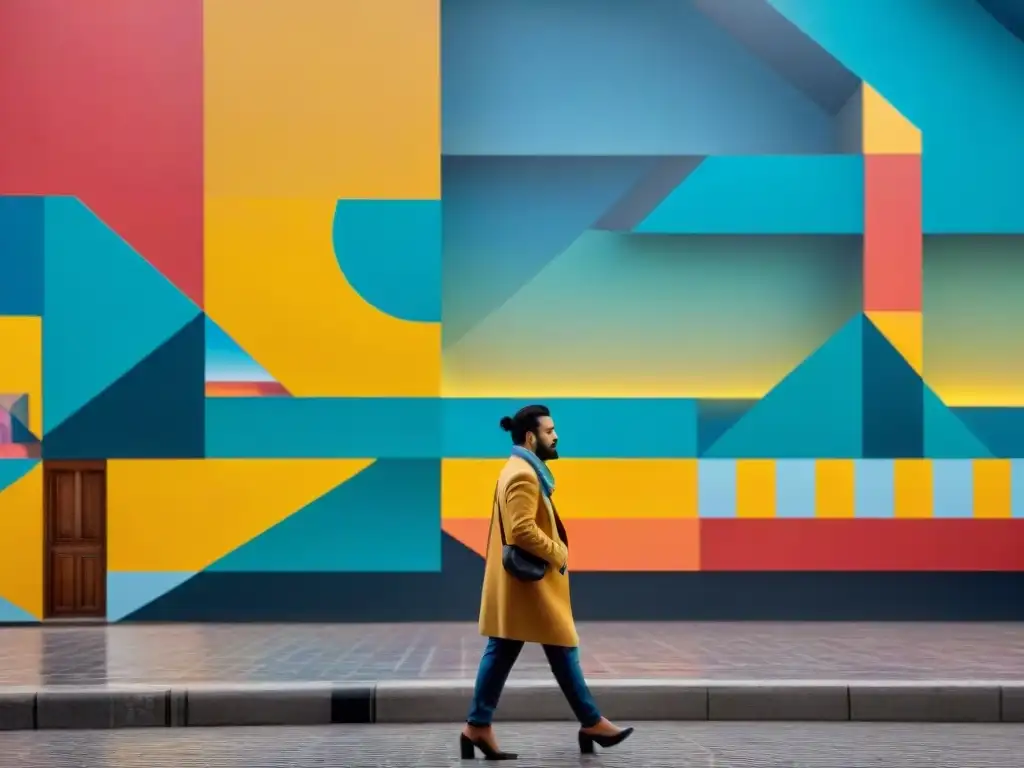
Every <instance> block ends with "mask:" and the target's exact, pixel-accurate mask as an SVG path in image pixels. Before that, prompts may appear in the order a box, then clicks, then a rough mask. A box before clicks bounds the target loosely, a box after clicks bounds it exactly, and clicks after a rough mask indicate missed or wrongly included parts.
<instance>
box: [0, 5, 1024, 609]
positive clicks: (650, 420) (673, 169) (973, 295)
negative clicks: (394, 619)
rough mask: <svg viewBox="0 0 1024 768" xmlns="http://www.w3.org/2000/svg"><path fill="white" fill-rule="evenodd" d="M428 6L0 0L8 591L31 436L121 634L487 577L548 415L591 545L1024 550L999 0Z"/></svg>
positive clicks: (1022, 174)
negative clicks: (60, 473)
mask: <svg viewBox="0 0 1024 768" xmlns="http://www.w3.org/2000/svg"><path fill="white" fill-rule="evenodd" d="M402 3H403V5H404V10H405V11H406V13H404V14H401V15H399V14H395V13H394V12H393V8H392V7H391V5H392V4H381V5H382V7H381V8H377V7H376V5H374V4H369V5H367V4H355V5H358V6H359V7H358V9H356V8H354V7H352V6H353V4H350V3H338V2H331V0H305V2H304V3H303V4H302V11H301V12H298V11H296V10H295V9H294V8H293V7H292V6H291V5H289V4H286V3H283V2H279V1H278V0H259V1H258V2H256V0H254V2H253V3H251V4H231V3H227V2H222V0H150V1H149V3H148V4H147V9H148V10H147V11H146V12H145V14H143V15H147V14H150V15H151V18H150V17H149V16H147V18H146V19H145V20H143V19H141V17H140V16H139V15H138V11H137V8H136V4H135V3H133V2H132V0H111V1H110V2H106V3H102V4H99V3H81V4H79V5H81V6H83V7H81V8H79V6H78V5H75V6H72V5H70V4H69V5H68V6H67V9H66V13H63V14H53V13H50V12H49V10H48V9H50V5H51V4H52V3H46V2H38V3H37V2H32V1H31V0H12V2H8V3H5V4H4V6H3V9H2V10H0V49H3V50H4V51H5V54H7V53H8V52H9V56H10V66H11V71H13V72H23V73H25V74H24V76H23V77H14V78H9V79H8V81H5V83H4V84H3V85H2V86H0V100H2V101H3V102H4V103H9V104H11V105H17V106H18V108H17V109H13V108H12V109H11V110H8V112H9V113H10V114H11V118H10V120H8V121H7V122H5V126H4V152H5V163H4V165H3V166H2V168H0V275H2V279H0V356H2V359H3V361H4V364H3V365H2V366H0V533H4V534H5V535H0V542H3V544H2V545H0V548H2V551H0V564H2V565H0V621H9V620H31V619H32V618H33V617H38V616H39V615H40V612H41V597H40V595H41V589H42V587H41V576H40V575H39V571H40V569H41V563H40V562H37V561H39V560H40V558H41V554H40V550H41V543H40V542H41V537H42V526H41V522H40V521H39V518H40V514H41V513H40V509H41V504H42V480H41V473H42V469H41V467H40V466H39V459H40V458H41V459H42V460H76V459H105V460H107V461H108V464H107V467H108V469H107V473H108V474H107V484H108V492H107V496H108V551H107V557H108V568H109V573H108V616H109V618H110V619H111V620H121V619H139V618H143V619H145V618H156V619H171V620H173V619H180V618H189V617H193V618H194V617H197V616H198V617H201V618H209V619H215V618H216V617H217V616H216V610H220V609H213V608H209V607H208V606H209V605H213V604H218V605H222V604H219V603H216V600H214V598H212V597H209V595H212V594H214V593H216V594H226V592H217V590H218V589H226V588H224V587H222V586H219V585H224V584H228V583H230V584H232V585H236V586H237V585H239V584H257V583H258V584H260V585H262V586H261V587H260V589H264V590H269V592H268V593H267V594H268V595H277V596H276V597H271V596H268V597H267V600H268V601H274V600H277V601H279V602H280V604H281V612H282V613H281V615H290V614H288V611H287V608H286V607H285V605H284V603H286V602H287V600H286V599H285V598H283V597H281V594H283V591H282V592H281V594H278V593H276V592H274V590H275V589H280V590H284V587H281V586H280V585H283V584H287V583H291V582H289V579H291V578H293V577H297V576H298V575H304V577H308V578H309V579H317V578H319V579H322V580H326V579H329V578H333V577H332V576H331V575H332V574H333V575H336V576H337V577H338V578H342V577H341V576H340V575H342V574H344V578H351V579H358V578H362V577H361V576H360V574H365V575H366V578H367V579H376V580H377V582H378V583H380V584H382V585H390V586H389V588H394V589H395V590H396V593H401V592H402V589H400V588H399V587H395V586H394V585H396V584H406V583H410V582H405V581H401V580H403V579H415V578H420V579H423V583H424V584H427V583H430V584H435V581H432V580H436V579H442V578H448V576H449V575H450V571H449V570H447V569H451V568H467V569H468V568H470V567H476V565H475V564H478V563H479V556H478V555H479V554H480V553H482V552H483V550H484V546H485V542H486V530H487V520H488V516H489V513H490V505H489V503H488V502H489V496H490V493H491V491H492V490H493V483H494V478H495V475H496V472H497V469H498V467H499V466H500V463H501V461H502V460H503V457H505V456H506V455H507V451H508V444H507V435H503V434H502V433H501V432H500V431H499V430H498V429H497V421H498V419H499V418H500V416H502V415H504V414H505V413H506V412H508V411H510V410H514V409H516V408H518V407H520V406H521V405H523V404H524V403H527V402H545V403H547V404H549V405H550V406H551V407H552V410H553V414H554V416H555V418H556V421H557V423H558V429H559V433H560V437H561V443H562V446H561V448H560V450H561V451H562V453H563V457H564V458H562V459H561V460H560V461H559V462H558V463H557V464H556V465H555V466H554V470H555V472H556V474H557V475H558V477H559V489H560V490H559V497H560V498H561V501H560V502H559V510H560V513H561V514H563V516H564V517H565V519H566V523H567V527H568V528H569V530H570V534H571V537H572V540H573V569H574V571H577V572H579V573H580V574H586V575H597V574H605V575H608V577H609V578H615V579H626V578H627V577H628V576H630V575H635V574H638V573H662V574H682V573H695V572H701V571H708V572H713V571H755V572H768V571H808V572H821V571H984V570H999V571H1024V521H1021V520H1019V519H1018V518H1022V517H1024V369H1022V368H1021V365H1020V360H1022V359H1024V309H1022V303H1021V302H1020V300H1019V290H1017V289H1016V286H1019V285H1021V281H1022V280H1024V266H1022V264H1024V261H1022V260H1021V259H1020V254H1021V253H1024V207H1022V206H1020V205H1016V204H1014V203H1013V201H1015V200H1016V199H1018V198H1019V185H1020V179H1021V178H1024V140H1022V138H1021V135H1020V131H1013V130H1011V127H1012V126H1019V125H1024V101H1022V100H1021V99H1020V94H1021V93H1022V92H1024V41H1022V39H1021V29H1020V28H1019V24H1018V23H1017V19H1016V16H1014V15H1013V14H1009V15H1007V14H1006V13H1005V12H1004V10H1005V9H1003V7H1002V6H1001V5H1000V3H999V1H998V0H991V1H989V0H985V2H974V0H948V2H946V3H945V4H944V5H943V8H942V9H941V11H940V10H938V9H937V8H936V7H932V6H929V5H928V4H923V3H903V4H900V3H893V2H891V0H861V1H860V2H858V3H838V2H836V3H831V4H825V3H821V2H820V0H742V2H738V3H719V2H714V0H686V1H685V2H681V1H680V0H634V2H632V3H620V2H616V0H594V1H593V2H590V3H587V4H574V3H556V4H553V5H551V7H550V8H547V6H546V10H545V13H544V24H543V25H539V24H538V23H537V18H538V17H537V16H536V13H537V10H536V5H535V3H533V2H531V1H530V0H512V1H511V2H505V3H492V4H486V3H485V4H481V3H478V2H476V0H444V1H443V2H440V1H439V0H435V1H434V2H424V1H423V0H402ZM384 5H387V6H388V7H387V8H384V7H383V6H384ZM101 6H102V7H101ZM62 7H63V6H62ZM87 17H88V18H87ZM396 19H398V21H396ZM85 20H88V22H89V29H90V30H92V31H93V34H94V38H90V39H85V38H84V37H83V36H82V35H80V34H79V32H77V31H76V30H77V28H78V27H77V26H76V25H79V24H82V23H84V21H85ZM143 21H145V23H143ZM14 29H17V30H18V32H17V34H15V33H14V32H12V30H14ZM325 30H331V33H330V34H328V33H327V32H325ZM339 30H341V32H339ZM338 34H341V35H342V38H343V39H341V40H339V39H337V35H338ZM98 41H99V42H98ZM99 43H102V44H99ZM781 52H785V54H783V53H781ZM172 56H173V59H174V60H175V61H176V62H178V63H179V64H180V66H176V67H175V68H174V70H173V71H169V70H168V69H167V68H166V66H164V65H163V64H162V62H166V61H167V60H168V59H169V58H170V57H172ZM442 70H443V73H444V77H443V80H442V77H441V72H442ZM103 73H106V74H103ZM111 73H113V75H111ZM101 74H102V75H103V76H101ZM40 83H45V84H46V87H45V88H41V87H40V86H39V84H40ZM99 94H102V97H100V96H99ZM324 94H331V96H330V99H327V100H326V101H325V96H324ZM83 95H85V96H83ZM332 104H333V105H334V106H332ZM339 105H341V106H339ZM72 123H73V124H74V125H75V126H76V128H75V130H74V131H69V130H68V128H67V126H68V125H69V124H72ZM44 148H45V151H44ZM7 158H9V160H6V159H7ZM609 477H612V478H615V485H616V486H617V487H616V488H614V489H609V487H608V482H607V478H609ZM155 489H159V490H158V491H157V490H155ZM29 550H31V552H32V554H31V555H29V554H25V553H27V552H28V551H29ZM474 553H475V554H474ZM467 572H468V571H467ZM452 578H454V577H452ZM246 579H248V580H249V581H246ZM310 583H316V582H315V581H313V582H310ZM323 583H326V581H324V582H323ZM332 583H333V582H332ZM351 583H353V584H355V583H356V581H352V582H351ZM359 583H363V582H359ZM367 583H373V582H367ZM436 583H438V584H439V583H441V582H439V581H438V582H436ZM619 583H623V584H624V583H626V582H625V581H621V582H619ZM274 585H278V586H277V587H275V586H274ZM233 588H234V587H233ZM353 589H354V588H353ZM204 595H205V597H204ZM217 599H218V600H222V599H228V598H217ZM303 599H305V598H303ZM311 599H312V598H311ZM330 599H331V598H330V596H329V595H326V594H325V595H324V596H323V597H322V598H321V599H320V600H321V603H317V605H320V604H322V605H327V603H329V602H330ZM346 599H349V598H346ZM353 599H354V598H353ZM239 600H242V598H239ZM204 601H213V602H204ZM203 606H207V607H203ZM224 610H226V609H224ZM317 610H319V609H317ZM437 610H438V611H441V609H440V608H438V609H437ZM313 613H316V610H314V611H313ZM318 615H319V614H318ZM9 616H10V617H14V618H8V617H9ZM341 618H345V616H341ZM428 618H429V617H428Z"/></svg>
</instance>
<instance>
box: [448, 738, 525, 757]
mask: <svg viewBox="0 0 1024 768" xmlns="http://www.w3.org/2000/svg"><path fill="white" fill-rule="evenodd" d="M474 749H479V750H480V752H481V753H482V754H483V756H484V760H515V759H516V758H517V757H519V755H517V754H516V753H515V752H502V751H500V750H496V749H494V748H493V747H492V746H491V745H490V744H488V743H487V742H486V741H473V740H472V739H471V738H469V736H467V735H466V734H464V733H460V734H459V754H460V755H461V756H462V759H463V760H472V759H473V758H474V757H476V753H475V752H474V751H473V750H474Z"/></svg>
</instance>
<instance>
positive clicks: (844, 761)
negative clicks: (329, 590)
mask: <svg viewBox="0 0 1024 768" xmlns="http://www.w3.org/2000/svg"><path fill="white" fill-rule="evenodd" d="M636 725H637V732H636V733H635V734H634V736H633V737H632V738H631V739H630V740H629V741H627V742H625V743H624V744H622V745H621V746H620V747H618V748H616V749H614V750H611V751H608V752H603V753H602V752H600V750H599V753H598V754H597V755H594V756H587V757H583V756H581V755H580V754H579V752H578V749H577V747H576V738H575V728H574V726H573V725H572V724H570V723H559V724H540V723H529V724H504V725H502V726H501V728H500V731H499V735H500V737H501V740H502V746H503V747H504V748H505V749H509V750H518V751H519V752H520V754H521V758H520V759H519V760H518V761H517V762H516V763H514V764H513V765H517V766H520V767H521V768H540V767H542V766H543V767H544V768H566V767H567V766H573V767H574V768H578V767H579V766H601V767H602V768H626V767H627V766H628V768H684V767H688V768H755V767H756V768H783V766H785V768H869V767H870V768H889V767H890V766H893V767H895V766H898V767H899V768H1019V767H1020V765H1021V764H1022V756H1024V726H1020V725H939V724H936V725H924V724H922V725H886V724H866V723H840V724H807V723H799V724H795V723H794V724H788V723H776V724H766V723H676V724H666V723H639V724H636ZM458 729H459V726H458V725H457V724H452V725H446V726H438V725H405V726H388V725H369V726H341V725H336V726H320V727H302V728H284V727H280V728H216V729H208V728H181V729H154V730H133V729H126V730H116V731H24V732H18V733H10V734H2V735H0V768H194V767H198V766H209V767H211V768H278V767H280V768H284V767H285V766H287V767H288V768H306V767H307V766H308V767H309V768H313V767H314V766H315V767H316V768H326V767H327V766H338V768H361V767H362V766H375V767H378V768H385V767H388V766H391V767H393V768H406V767H408V768H448V767H449V766H459V765H467V764H472V763H463V762H461V761H460V760H459V757H458V743H457V735H458Z"/></svg>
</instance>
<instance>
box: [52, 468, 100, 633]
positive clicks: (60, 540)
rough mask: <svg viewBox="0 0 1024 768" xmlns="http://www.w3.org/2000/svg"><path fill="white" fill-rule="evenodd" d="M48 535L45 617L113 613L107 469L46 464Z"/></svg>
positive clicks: (75, 616)
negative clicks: (109, 590)
mask: <svg viewBox="0 0 1024 768" xmlns="http://www.w3.org/2000/svg"><path fill="white" fill-rule="evenodd" d="M43 484H44V487H45V515H46V536H45V547H46V550H45V552H44V553H43V555H44V560H43V562H44V569H45V570H44V595H45V600H44V603H45V605H44V612H45V613H44V617H45V618H48V619H72V618H99V619H102V618H105V617H106V615H107V467H106V462H103V461H47V462H44V463H43Z"/></svg>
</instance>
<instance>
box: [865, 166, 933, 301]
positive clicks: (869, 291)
mask: <svg viewBox="0 0 1024 768" xmlns="http://www.w3.org/2000/svg"><path fill="white" fill-rule="evenodd" d="M922 252H923V237H922V234H921V156H920V155H868V156H865V158H864V309H865V311H879V310H885V311H914V312H920V311H921V294H922V282H923V281H922V274H921V270H922Z"/></svg>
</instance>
